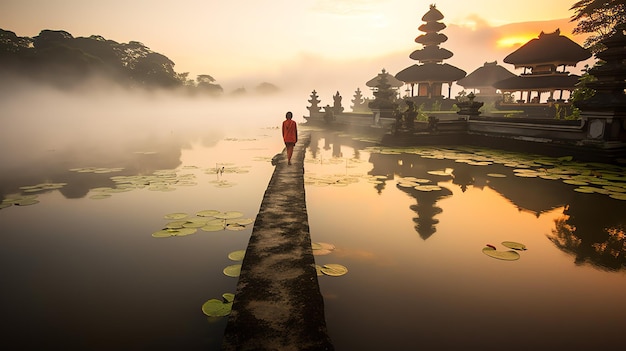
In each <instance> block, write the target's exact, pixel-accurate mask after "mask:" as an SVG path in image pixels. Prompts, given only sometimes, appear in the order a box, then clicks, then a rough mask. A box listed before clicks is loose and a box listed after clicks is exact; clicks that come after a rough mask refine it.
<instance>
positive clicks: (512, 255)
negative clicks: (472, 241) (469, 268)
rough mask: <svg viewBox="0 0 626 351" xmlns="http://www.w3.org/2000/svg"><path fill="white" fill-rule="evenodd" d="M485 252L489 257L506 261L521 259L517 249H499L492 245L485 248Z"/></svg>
mask: <svg viewBox="0 0 626 351" xmlns="http://www.w3.org/2000/svg"><path fill="white" fill-rule="evenodd" d="M483 253H484V254H485V255H487V256H489V257H493V258H497V259H499V260H505V261H515V260H518V259H519V257H520V256H519V254H518V253H517V252H515V251H512V250H510V251H498V250H494V249H493V248H491V247H485V248H483Z"/></svg>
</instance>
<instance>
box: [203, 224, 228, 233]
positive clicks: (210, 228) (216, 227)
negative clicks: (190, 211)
mask: <svg viewBox="0 0 626 351" xmlns="http://www.w3.org/2000/svg"><path fill="white" fill-rule="evenodd" d="M200 229H202V230H204V231H205V232H219V231H222V230H224V229H225V226H224V223H223V222H220V223H210V224H207V225H205V226H204V227H201V228H200Z"/></svg>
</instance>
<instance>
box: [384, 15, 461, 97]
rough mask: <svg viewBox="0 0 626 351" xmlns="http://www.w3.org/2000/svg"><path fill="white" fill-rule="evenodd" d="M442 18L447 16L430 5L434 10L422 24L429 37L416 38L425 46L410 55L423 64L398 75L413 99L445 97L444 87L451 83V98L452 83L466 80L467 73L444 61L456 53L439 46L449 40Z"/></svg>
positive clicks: (448, 93)
mask: <svg viewBox="0 0 626 351" xmlns="http://www.w3.org/2000/svg"><path fill="white" fill-rule="evenodd" d="M442 19H443V14H441V12H439V10H437V8H436V6H435V5H430V10H429V11H428V12H426V14H425V15H424V16H423V17H422V21H424V22H426V23H424V24H422V25H421V26H420V27H419V28H418V29H419V30H420V31H422V32H424V33H425V34H422V35H420V36H418V37H417V38H415V42H416V43H418V44H421V45H422V46H423V48H422V49H418V50H415V51H413V52H412V53H411V54H410V55H409V58H411V59H413V60H416V61H418V62H419V64H414V65H412V66H409V67H407V68H405V69H403V70H402V71H400V72H398V73H397V74H396V78H398V79H399V80H401V81H403V82H404V83H406V84H409V85H410V86H411V93H410V95H411V96H412V97H413V96H417V97H422V98H427V99H437V98H440V99H441V98H444V94H443V85H444V84H447V86H448V92H447V97H448V98H450V93H451V89H452V84H453V83H454V82H455V81H457V80H459V79H461V78H463V77H465V74H466V73H465V71H463V70H461V69H459V68H457V67H454V66H452V65H449V64H447V63H443V60H445V59H448V58H450V57H452V56H453V53H452V52H451V51H449V50H446V49H443V48H440V47H439V45H440V44H441V43H443V42H445V41H447V40H448V37H447V36H446V35H445V34H442V33H439V32H440V31H441V30H443V29H445V28H446V25H445V24H444V23H442V22H439V21H440V20H442ZM415 86H417V91H415V90H416V89H415Z"/></svg>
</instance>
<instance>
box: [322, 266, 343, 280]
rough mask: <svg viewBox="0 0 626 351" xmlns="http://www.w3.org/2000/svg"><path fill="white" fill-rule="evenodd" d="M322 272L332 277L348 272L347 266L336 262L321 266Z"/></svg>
mask: <svg viewBox="0 0 626 351" xmlns="http://www.w3.org/2000/svg"><path fill="white" fill-rule="evenodd" d="M321 271H322V273H324V274H326V275H330V276H332V277H339V276H342V275H344V274H346V273H348V268H346V267H345V266H342V265H340V264H337V263H328V264H325V265H323V266H322V268H321Z"/></svg>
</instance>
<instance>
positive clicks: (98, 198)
mask: <svg viewBox="0 0 626 351" xmlns="http://www.w3.org/2000/svg"><path fill="white" fill-rule="evenodd" d="M110 197H111V194H97V195H91V196H90V197H89V198H90V199H92V200H102V199H108V198H110Z"/></svg>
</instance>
